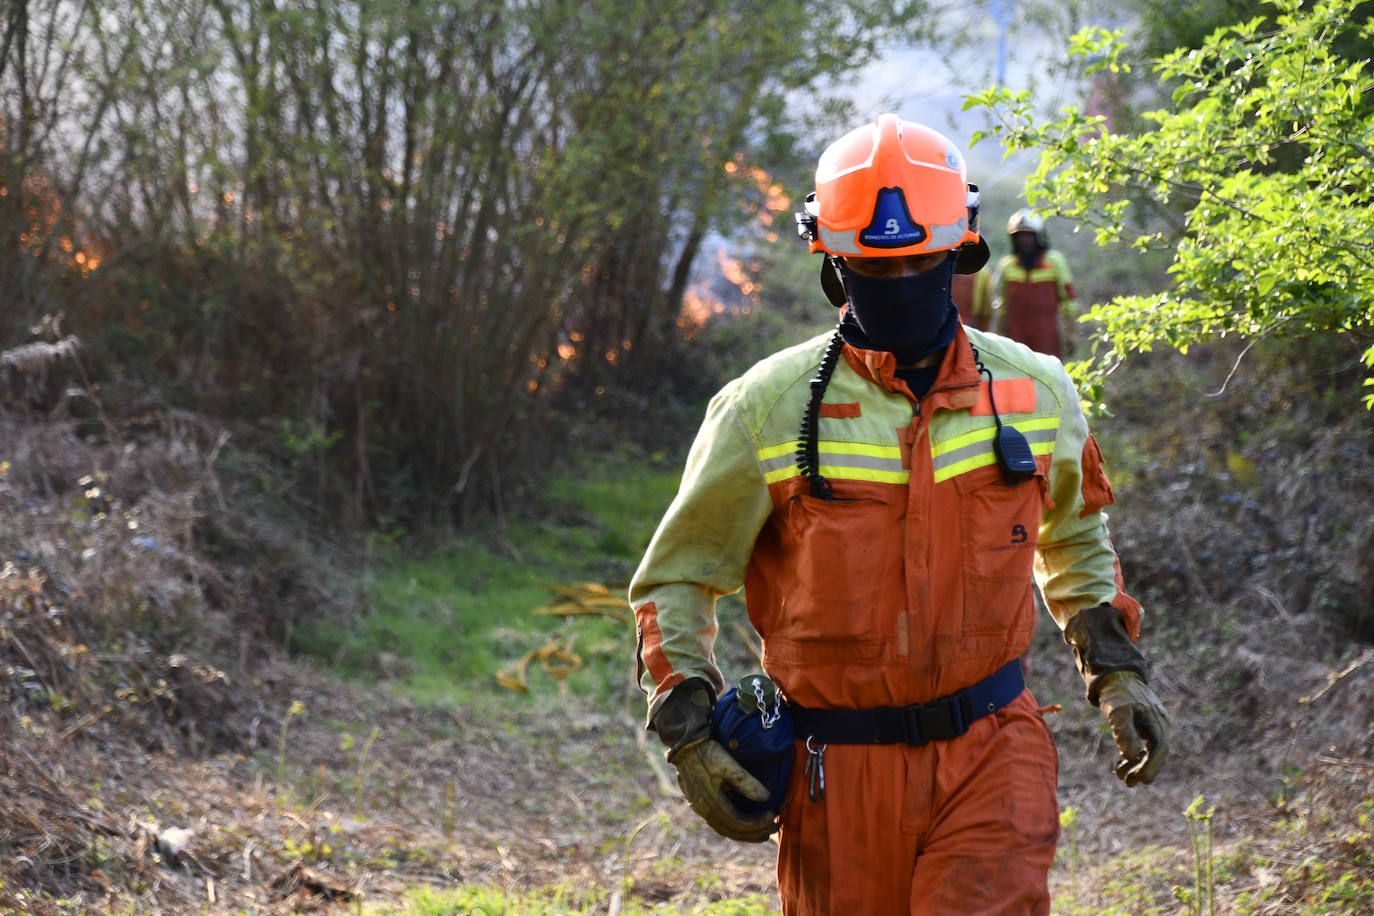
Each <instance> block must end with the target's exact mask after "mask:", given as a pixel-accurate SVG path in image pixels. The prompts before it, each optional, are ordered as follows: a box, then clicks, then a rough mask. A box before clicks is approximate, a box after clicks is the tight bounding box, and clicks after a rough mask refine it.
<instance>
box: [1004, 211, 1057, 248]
mask: <svg viewBox="0 0 1374 916" xmlns="http://www.w3.org/2000/svg"><path fill="white" fill-rule="evenodd" d="M1018 232H1034V233H1035V241H1036V243H1037V244H1039V245H1040V247H1041V248H1049V247H1050V236H1049V233H1047V232H1046V231H1045V217H1043V216H1041V215H1040V214H1039V213H1036V212H1035V211H1034V210H1031V209H1027V208H1022V209H1020V210H1017V211H1016V212H1015V213H1013V214H1012V215H1011V219H1009V220H1007V235H1015V234H1016V233H1018Z"/></svg>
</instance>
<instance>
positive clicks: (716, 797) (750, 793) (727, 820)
mask: <svg viewBox="0 0 1374 916" xmlns="http://www.w3.org/2000/svg"><path fill="white" fill-rule="evenodd" d="M714 708H715V698H714V697H713V696H712V692H711V688H710V686H709V685H707V683H706V682H705V681H703V680H701V679H700V678H690V679H688V680H686V681H684V682H682V683H681V684H679V685H677V687H675V688H673V691H672V692H671V693H670V694H668V698H667V699H666V700H665V701H664V702H663V705H662V706H661V707H660V708H659V710H658V712H656V713H655V714H654V717H653V722H652V727H653V729H654V730H655V731H657V732H658V736H659V738H661V739H662V740H663V743H664V744H666V745H668V752H667V754H666V755H665V756H666V757H667V759H668V762H669V763H671V764H672V765H673V766H674V767H675V768H676V769H677V784H678V786H679V787H680V788H681V789H682V794H683V796H685V797H686V799H687V804H689V805H691V807H692V810H693V811H695V812H696V813H697V816H698V817H700V818H701V819H702V820H704V821H705V822H706V823H707V824H709V825H710V826H711V829H712V830H714V831H715V832H716V833H719V834H720V835H721V836H723V837H728V838H729V839H732V840H740V841H741V842H745V843H762V842H763V841H764V840H766V839H768V837H770V836H772V834H773V833H774V832H775V831H776V830H777V829H778V824H777V822H776V821H775V820H774V817H775V813H774V812H769V811H763V812H760V813H757V814H746V813H745V812H743V811H741V810H740V809H739V808H738V807H736V806H735V803H734V802H733V801H731V800H730V796H729V794H728V792H727V790H730V789H733V790H734V791H736V792H738V793H740V794H741V795H743V796H744V797H745V798H747V799H749V800H750V801H760V802H761V801H767V800H768V789H767V788H765V787H764V785H763V783H761V782H759V781H758V780H757V779H755V778H754V777H753V776H752V775H750V773H749V772H748V771H747V770H745V769H744V767H742V766H740V765H739V763H738V762H737V761H736V760H735V758H733V757H731V756H730V752H729V751H727V750H726V749H725V747H724V746H723V745H721V744H720V742H718V741H716V740H714V739H713V738H712V737H711V711H712V709H714Z"/></svg>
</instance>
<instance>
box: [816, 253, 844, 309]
mask: <svg viewBox="0 0 1374 916" xmlns="http://www.w3.org/2000/svg"><path fill="white" fill-rule="evenodd" d="M821 289H822V290H824V291H825V298H827V299H829V300H830V304H831V305H833V306H835V308H841V307H842V306H843V305H844V304H845V303H846V302H848V301H849V297H848V296H846V295H845V292H844V284H843V283H842V282H840V272H839V268H838V267H837V266H836V264H835V255H833V254H827V255H826V256H825V257H823V258H821Z"/></svg>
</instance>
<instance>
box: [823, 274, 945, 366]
mask: <svg viewBox="0 0 1374 916" xmlns="http://www.w3.org/2000/svg"><path fill="white" fill-rule="evenodd" d="M837 269H838V271H839V275H840V280H841V281H842V282H843V283H844V291H845V295H846V297H847V298H848V300H849V308H848V309H847V310H846V311H845V317H844V321H843V323H842V325H841V333H843V334H844V338H845V340H846V341H848V342H849V343H851V344H853V345H854V346H856V347H862V348H864V349H867V350H886V351H888V352H889V353H892V354H893V355H894V356H896V357H897V362H898V363H899V364H902V365H909V364H911V363H915V362H919V361H920V360H922V359H924V358H925V357H927V356H929V355H930V354H932V353H935V352H936V351H938V350H941V349H943V348H944V347H946V346H947V345H948V344H949V342H950V341H952V340H953V339H954V333H955V331H956V330H957V329H958V326H959V310H958V309H957V308H956V307H955V305H954V300H953V299H952V298H951V297H950V292H949V289H950V284H951V282H952V280H953V277H954V258H947V259H945V260H944V261H942V262H941V263H940V264H938V265H936V266H935V267H932V268H931V269H930V270H927V271H925V272H924V273H919V274H915V275H914V276H910V277H895V278H876V277H865V276H863V275H862V274H857V273H855V272H854V271H852V270H850V269H849V268H847V267H845V266H844V264H843V263H840V264H838V265H837Z"/></svg>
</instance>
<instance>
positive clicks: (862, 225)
mask: <svg viewBox="0 0 1374 916" xmlns="http://www.w3.org/2000/svg"><path fill="white" fill-rule="evenodd" d="M979 206H980V196H979V193H978V187H977V185H971V184H969V183H968V179H967V170H966V168H965V165H964V157H963V155H962V154H961V153H960V152H959V150H958V148H957V147H955V145H954V144H953V143H951V142H950V140H949V139H948V138H947V137H945V136H944V135H943V134H941V133H939V132H938V131H935V130H931V129H930V128H929V127H926V126H924V125H922V124H917V123H915V122H913V121H903V120H901V119H900V118H899V117H897V115H895V114H885V115H882V116H881V117H879V118H878V121H877V123H876V124H867V125H865V126H863V127H860V128H858V129H857V130H852V131H850V132H849V133H847V134H845V135H844V136H843V137H841V138H840V139H839V140H836V141H835V142H834V143H832V144H830V146H829V147H828V148H827V149H826V150H825V152H824V153H822V154H821V158H820V161H819V162H818V163H817V165H816V190H815V191H814V192H813V193H811V194H808V195H807V197H806V209H805V211H804V212H802V213H798V214H797V215H796V219H797V229H798V232H799V234H800V235H801V237H802V238H803V239H806V240H807V241H808V242H809V243H810V245H811V250H812V251H813V252H818V251H823V252H826V253H828V254H831V255H841V256H843V255H853V256H856V257H866V258H882V257H896V256H898V255H909V254H926V253H929V252H933V251H954V250H957V251H958V252H959V260H958V262H957V265H956V267H955V269H956V270H957V271H958V272H959V273H977V272H978V270H980V269H981V268H982V267H983V265H984V264H986V263H987V260H988V254H989V252H988V246H987V242H986V241H984V239H983V238H982V236H981V235H980V234H979V232H978V209H979ZM829 260H830V259H829V258H827V259H826V263H827V264H828V263H829Z"/></svg>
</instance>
